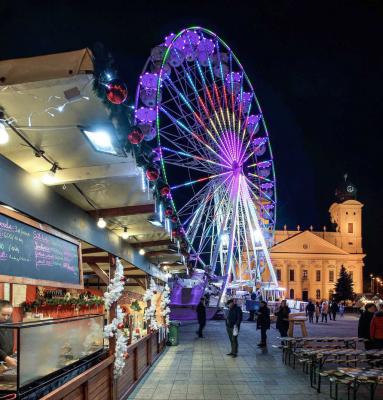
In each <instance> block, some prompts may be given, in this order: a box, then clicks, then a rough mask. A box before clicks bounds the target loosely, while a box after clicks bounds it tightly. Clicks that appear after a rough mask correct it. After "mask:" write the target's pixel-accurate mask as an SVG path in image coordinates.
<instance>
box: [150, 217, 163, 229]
mask: <svg viewBox="0 0 383 400" xmlns="http://www.w3.org/2000/svg"><path fill="white" fill-rule="evenodd" d="M148 222H150V223H151V224H152V225H153V226H157V227H162V222H161V221H160V220H159V219H158V217H157V215H156V214H153V215H152V216H151V217H149V218H148Z"/></svg>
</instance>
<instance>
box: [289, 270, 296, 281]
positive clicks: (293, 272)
mask: <svg viewBox="0 0 383 400" xmlns="http://www.w3.org/2000/svg"><path fill="white" fill-rule="evenodd" d="M289 274H290V281H294V280H295V271H294V270H293V269H290V271H289Z"/></svg>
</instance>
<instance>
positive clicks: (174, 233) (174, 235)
mask: <svg viewBox="0 0 383 400" xmlns="http://www.w3.org/2000/svg"><path fill="white" fill-rule="evenodd" d="M177 233H178V231H177V229H173V230H172V236H173V237H176V236H177Z"/></svg>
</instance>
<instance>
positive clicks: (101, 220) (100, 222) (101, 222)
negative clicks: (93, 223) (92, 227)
mask: <svg viewBox="0 0 383 400" xmlns="http://www.w3.org/2000/svg"><path fill="white" fill-rule="evenodd" d="M97 226H98V227H99V228H101V229H104V228H105V227H106V221H105V220H104V218H102V217H100V218H99V219H98V221H97Z"/></svg>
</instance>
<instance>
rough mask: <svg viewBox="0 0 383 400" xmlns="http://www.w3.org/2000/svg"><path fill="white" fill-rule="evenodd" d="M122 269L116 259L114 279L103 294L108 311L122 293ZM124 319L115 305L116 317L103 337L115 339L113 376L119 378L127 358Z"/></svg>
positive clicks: (121, 312) (105, 329)
mask: <svg viewBox="0 0 383 400" xmlns="http://www.w3.org/2000/svg"><path fill="white" fill-rule="evenodd" d="M124 283H125V278H124V267H123V265H122V263H121V261H120V260H119V259H118V258H116V272H115V276H114V278H113V279H112V280H111V282H110V284H109V285H108V288H107V291H106V292H105V294H104V299H105V307H106V309H107V310H110V308H111V306H112V304H113V303H114V302H117V301H118V299H119V298H120V297H121V295H122V293H123V291H124ZM124 318H125V313H124V311H123V310H122V308H121V307H120V306H119V305H117V311H116V317H115V318H113V320H112V322H111V323H110V324H108V325H105V327H104V336H105V337H107V338H112V337H115V338H116V350H115V354H114V356H115V359H114V376H115V377H116V378H117V377H119V376H121V374H122V371H123V369H124V367H125V360H126V358H127V354H128V353H127V349H128V338H127V337H126V336H125V335H124V329H123V328H124Z"/></svg>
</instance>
